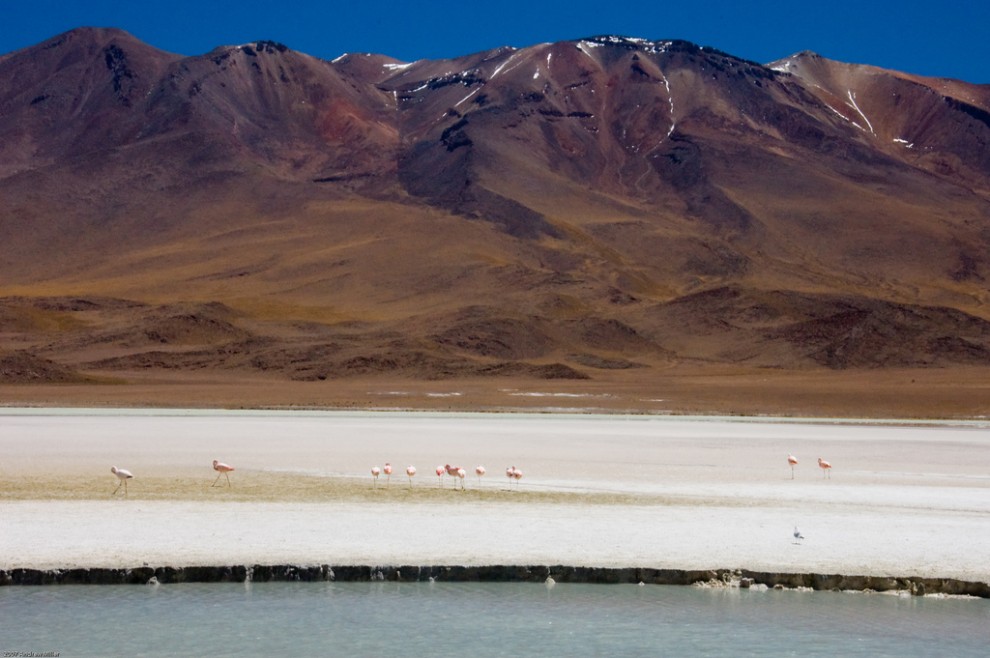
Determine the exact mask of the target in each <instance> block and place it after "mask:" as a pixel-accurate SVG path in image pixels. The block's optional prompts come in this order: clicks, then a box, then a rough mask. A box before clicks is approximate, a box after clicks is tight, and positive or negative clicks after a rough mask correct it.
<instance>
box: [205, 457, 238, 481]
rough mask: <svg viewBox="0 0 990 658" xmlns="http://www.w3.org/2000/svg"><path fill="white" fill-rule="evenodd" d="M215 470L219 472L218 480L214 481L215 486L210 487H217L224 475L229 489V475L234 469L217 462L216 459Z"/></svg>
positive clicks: (214, 461)
mask: <svg viewBox="0 0 990 658" xmlns="http://www.w3.org/2000/svg"><path fill="white" fill-rule="evenodd" d="M213 470H214V471H217V479H216V480H214V481H213V484H211V485H210V486H211V487H215V486H217V482H219V481H220V476H221V475H222V476H224V477H225V478H227V486H228V487H229V486H230V476H229V475H227V473H230V472H231V471H232V470H234V467H233V466H231V465H230V464H224V463H223V462H221V461H217V460H216V459H214V460H213Z"/></svg>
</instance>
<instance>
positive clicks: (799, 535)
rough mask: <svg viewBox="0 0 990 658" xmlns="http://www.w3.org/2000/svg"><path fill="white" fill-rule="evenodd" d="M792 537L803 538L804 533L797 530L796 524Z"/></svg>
mask: <svg viewBox="0 0 990 658" xmlns="http://www.w3.org/2000/svg"><path fill="white" fill-rule="evenodd" d="M794 539H804V535H802V534H801V531H800V530H798V528H797V526H794Z"/></svg>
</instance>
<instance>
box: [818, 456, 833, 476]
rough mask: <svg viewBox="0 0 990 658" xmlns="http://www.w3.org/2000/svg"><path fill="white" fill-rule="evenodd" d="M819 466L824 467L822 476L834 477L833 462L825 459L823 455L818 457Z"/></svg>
mask: <svg viewBox="0 0 990 658" xmlns="http://www.w3.org/2000/svg"><path fill="white" fill-rule="evenodd" d="M818 466H820V467H821V469H822V477H828V479H829V480H831V479H832V464H831V463H829V462H827V461H825V460H824V459H822V458H821V457H819V458H818Z"/></svg>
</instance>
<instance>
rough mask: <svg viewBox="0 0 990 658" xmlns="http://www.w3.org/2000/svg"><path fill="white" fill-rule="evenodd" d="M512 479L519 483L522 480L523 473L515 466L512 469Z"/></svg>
mask: <svg viewBox="0 0 990 658" xmlns="http://www.w3.org/2000/svg"><path fill="white" fill-rule="evenodd" d="M512 477H513V478H514V479H515V481H516V482H519V480H521V479H522V471H521V470H519V469H518V468H516V467H515V466H513V467H512Z"/></svg>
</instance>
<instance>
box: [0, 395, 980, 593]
mask: <svg viewBox="0 0 990 658" xmlns="http://www.w3.org/2000/svg"><path fill="white" fill-rule="evenodd" d="M0 451H2V454H3V460H2V464H0V569H5V570H10V569H16V568H29V569H67V568H79V567H81V568H87V567H91V568H96V567H111V568H114V567H116V568H131V567H140V566H142V565H151V566H175V567H180V566H197V565H235V564H298V565H308V564H338V565H344V564H354V565H399V564H418V565H492V564H502V565H513V564H518V565H531V564H547V565H551V564H553V565H570V566H575V567H616V568H625V567H643V568H667V569H692V570H694V569H699V570H700V569H726V568H728V569H736V568H739V569H749V570H755V571H772V572H788V573H805V572H810V573H832V574H855V575H877V576H883V575H888V576H917V577H930V578H956V579H960V580H966V581H975V582H990V430H988V429H987V428H986V427H985V426H984V425H981V424H953V425H930V426H920V427H919V426H884V425H876V424H857V423H852V424H842V423H826V422H819V423H814V422H812V423H808V422H802V423H797V422H780V421H754V420H746V421H740V420H733V419H677V418H664V417H628V416H618V417H616V416H580V415H568V416H548V415H542V416H526V415H518V414H515V415H494V414H477V415H473V414H457V415H453V414H451V415H444V414H416V413H403V414H399V413H393V414H387V413H385V414H382V413H378V414H375V413H365V414H360V413H356V414H346V413H313V414H307V415H299V414H274V413H267V414H264V413H257V414H231V413H220V412H217V413H199V414H182V413H178V412H169V413H162V412H159V413H158V414H135V413H124V412H120V413H105V412H104V413H98V414H94V413H87V412H79V413H77V414H72V413H68V412H58V413H52V414H46V413H41V412H37V411H35V412H23V413H22V412H20V411H17V410H15V411H10V410H7V412H5V413H3V414H0ZM789 453H793V454H795V455H797V456H798V457H799V459H800V463H799V465H798V467H797V468H796V472H795V478H794V479H793V480H792V479H791V471H790V469H789V468H788V466H787V464H786V456H787V454H789ZM818 456H824V457H826V458H828V459H829V460H830V461H831V462H832V463H833V469H832V472H831V474H830V475H831V478H826V477H824V474H823V473H822V472H821V471H820V470H819V469H818V467H817V464H816V459H817V457H818ZM215 458H220V459H223V460H225V461H230V462H232V463H234V464H235V466H237V468H238V470H237V471H235V472H234V473H232V474H231V482H232V486H231V487H230V488H226V487H223V488H221V487H210V486H209V485H210V483H211V482H212V481H213V479H214V477H215V473H213V471H212V469H211V468H210V463H211V461H212V459H215ZM385 461H391V463H392V464H393V465H394V466H396V469H395V471H396V473H395V474H393V476H392V478H391V482H390V483H389V486H388V488H385V486H384V480H382V479H380V480H379V482H378V486H377V488H375V486H374V485H373V480H372V477H371V475H370V468H371V466H373V465H379V466H381V465H383V464H384V463H385ZM413 463H414V464H415V465H416V466H417V470H418V473H417V475H416V477H415V478H414V479H413V482H412V487H411V488H410V486H409V485H410V483H409V481H408V479H407V478H406V476H405V474H404V470H405V467H406V465H408V464H413ZM441 463H459V464H461V465H462V466H465V468H466V470H467V471H468V472H469V474H470V475H469V476H468V477H467V478H466V479H465V481H464V484H465V487H466V491H463V492H461V491H455V490H454V489H453V488H452V486H453V484H454V483H453V482H451V481H450V479H448V478H445V479H444V480H443V481H441V482H439V483H438V479H437V477H436V476H435V475H434V474H433V472H432V471H433V467H434V466H435V465H436V464H441ZM477 464H485V465H486V467H487V469H488V475H486V476H485V478H484V479H482V480H481V481H480V482H479V481H478V479H477V478H476V477H475V476H474V475H473V469H474V466H476V465H477ZM111 465H118V466H121V467H126V468H129V469H131V470H132V471H134V473H135V478H134V479H133V480H131V481H130V482H129V484H128V494H127V496H126V498H125V497H124V496H122V495H120V494H118V495H117V496H113V497H112V496H111V495H110V493H111V491H112V490H113V487H114V486H116V480H115V478H114V477H113V476H112V475H111V474H110V472H109V469H110V466H111ZM509 465H517V466H519V467H520V468H522V469H523V470H524V478H523V479H522V480H521V481H519V482H518V483H517V484H509V482H508V481H507V480H506V478H505V477H504V475H503V474H502V471H503V470H504V468H505V467H506V466H509ZM438 484H442V485H443V488H440V487H438ZM795 526H797V527H798V528H799V529H800V532H801V533H802V534H803V536H804V539H802V540H797V539H795V538H794V537H793V535H792V533H793V529H794V527H795Z"/></svg>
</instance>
